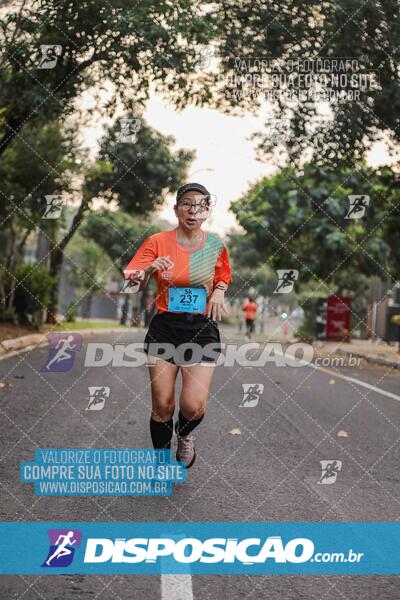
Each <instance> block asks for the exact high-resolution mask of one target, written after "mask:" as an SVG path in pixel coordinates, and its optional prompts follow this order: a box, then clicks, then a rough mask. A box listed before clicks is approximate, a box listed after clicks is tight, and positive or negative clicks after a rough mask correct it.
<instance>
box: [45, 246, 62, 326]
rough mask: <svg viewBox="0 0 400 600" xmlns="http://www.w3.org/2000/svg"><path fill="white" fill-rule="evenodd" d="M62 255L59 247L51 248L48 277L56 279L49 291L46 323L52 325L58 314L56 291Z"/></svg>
mask: <svg viewBox="0 0 400 600" xmlns="http://www.w3.org/2000/svg"><path fill="white" fill-rule="evenodd" d="M63 257H64V253H63V251H62V250H61V249H60V247H59V246H56V247H55V248H53V250H52V251H51V254H50V275H52V276H53V277H55V278H56V282H55V284H54V286H53V287H52V289H51V291H50V299H49V303H48V305H47V316H46V323H50V324H52V325H54V324H55V323H56V322H57V317H56V315H57V312H58V290H59V287H60V272H61V267H62V262H63Z"/></svg>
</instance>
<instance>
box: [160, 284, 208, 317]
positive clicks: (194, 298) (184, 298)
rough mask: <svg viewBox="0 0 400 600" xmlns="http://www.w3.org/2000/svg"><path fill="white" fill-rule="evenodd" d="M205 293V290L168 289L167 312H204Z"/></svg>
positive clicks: (189, 288)
mask: <svg viewBox="0 0 400 600" xmlns="http://www.w3.org/2000/svg"><path fill="white" fill-rule="evenodd" d="M206 302H207V293H206V289H205V288H191V287H188V288H183V287H182V288H180V287H179V288H178V287H170V288H169V289H168V310H170V311H173V312H190V313H197V312H205V310H206Z"/></svg>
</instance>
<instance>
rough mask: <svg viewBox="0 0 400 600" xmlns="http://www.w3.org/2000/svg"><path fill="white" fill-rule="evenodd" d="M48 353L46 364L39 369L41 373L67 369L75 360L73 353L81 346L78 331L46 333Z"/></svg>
mask: <svg viewBox="0 0 400 600" xmlns="http://www.w3.org/2000/svg"><path fill="white" fill-rule="evenodd" d="M47 339H48V340H49V345H50V348H49V355H48V357H47V361H46V364H45V365H44V367H42V368H41V369H40V371H41V372H42V373H43V372H44V373H51V372H58V373H61V372H62V373H65V372H66V371H69V370H70V369H71V368H72V366H73V364H74V360H75V353H76V352H79V350H80V349H81V347H82V336H81V334H80V333H48V334H47Z"/></svg>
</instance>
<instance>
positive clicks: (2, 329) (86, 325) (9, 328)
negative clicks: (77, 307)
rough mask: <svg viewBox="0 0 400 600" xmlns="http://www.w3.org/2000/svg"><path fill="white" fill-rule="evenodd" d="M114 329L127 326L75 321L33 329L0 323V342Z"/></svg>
mask: <svg viewBox="0 0 400 600" xmlns="http://www.w3.org/2000/svg"><path fill="white" fill-rule="evenodd" d="M115 327H118V328H119V327H128V325H120V324H119V323H115V322H113V321H76V322H75V323H61V325H43V326H42V327H40V329H35V328H34V327H29V326H26V325H13V324H12V323H0V341H2V340H11V339H14V338H18V337H21V336H23V335H31V334H32V333H46V332H48V331H52V332H53V331H54V332H58V331H81V330H83V329H110V328H115Z"/></svg>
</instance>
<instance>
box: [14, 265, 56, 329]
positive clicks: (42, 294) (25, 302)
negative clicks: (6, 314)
mask: <svg viewBox="0 0 400 600" xmlns="http://www.w3.org/2000/svg"><path fill="white" fill-rule="evenodd" d="M55 283H56V278H55V277H52V276H51V275H50V273H49V271H48V270H47V269H46V267H43V266H38V265H37V264H35V263H25V264H22V265H21V266H20V267H19V268H18V270H17V273H16V282H15V285H16V289H15V295H14V308H15V311H16V313H17V315H18V318H19V320H20V322H22V323H24V322H25V323H26V322H29V323H32V325H34V326H35V327H39V326H40V325H41V324H42V323H43V313H44V309H45V307H46V306H47V304H48V302H49V299H50V291H51V289H52V287H53V286H54V285H55Z"/></svg>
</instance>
